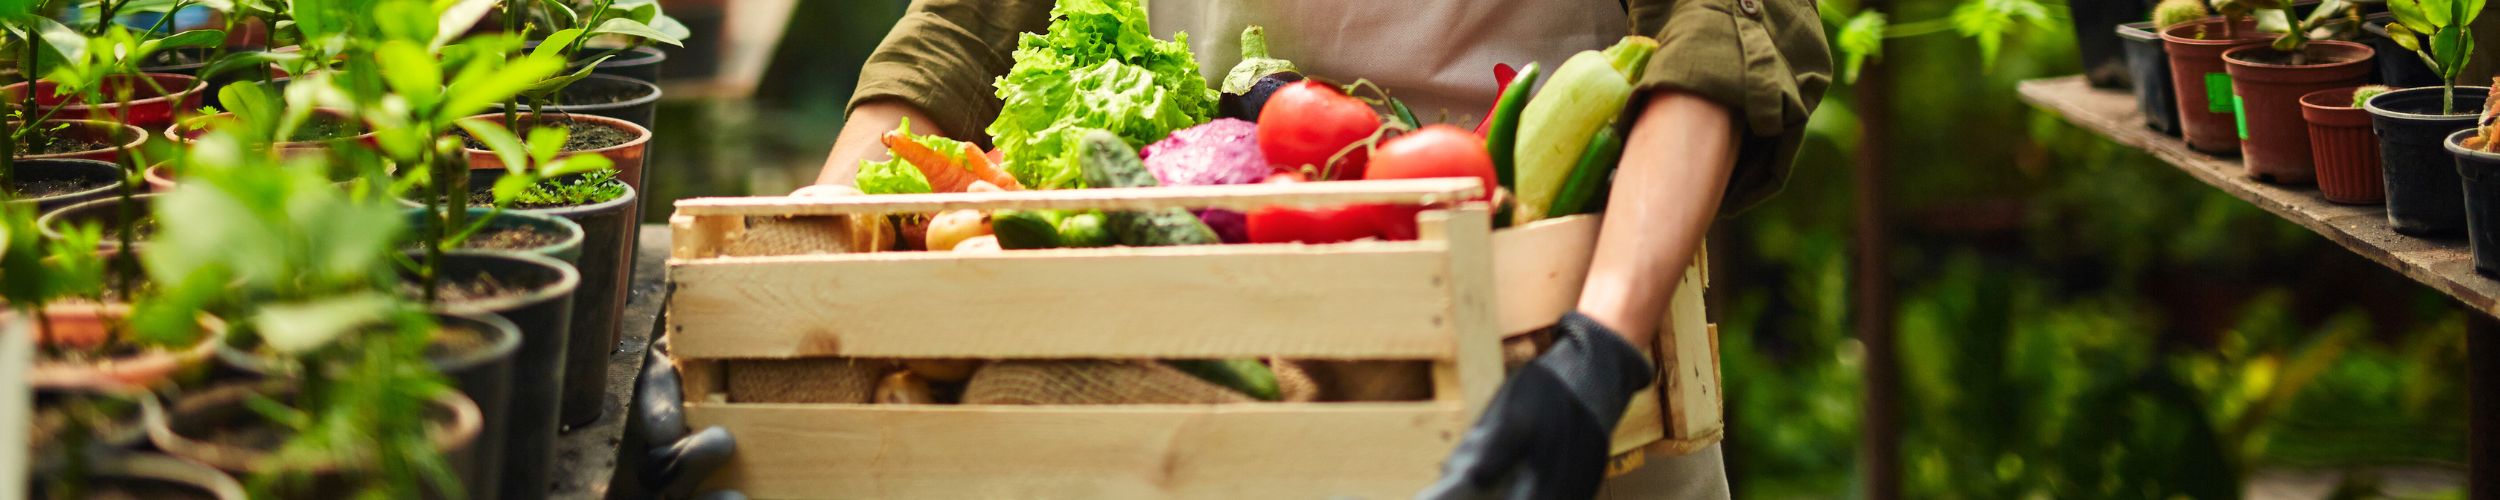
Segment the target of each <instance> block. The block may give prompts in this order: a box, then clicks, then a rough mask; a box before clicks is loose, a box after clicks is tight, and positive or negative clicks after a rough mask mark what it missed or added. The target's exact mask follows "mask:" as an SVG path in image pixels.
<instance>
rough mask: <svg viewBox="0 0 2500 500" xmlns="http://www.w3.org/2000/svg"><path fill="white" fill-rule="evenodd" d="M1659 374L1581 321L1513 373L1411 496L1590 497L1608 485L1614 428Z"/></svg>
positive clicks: (1628, 347) (1572, 321)
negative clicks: (1435, 478)
mask: <svg viewBox="0 0 2500 500" xmlns="http://www.w3.org/2000/svg"><path fill="white" fill-rule="evenodd" d="M1655 371H1656V370H1655V369H1653V368H1651V367H1650V364H1649V360H1648V358H1645V357H1643V356H1642V355H1641V350H1640V349H1639V348H1637V347H1633V346H1632V344H1631V343H1628V342H1624V340H1623V337H1622V336H1619V335H1616V334H1615V332H1614V331H1613V330H1609V329H1607V328H1606V326H1605V325H1600V324H1597V321H1596V320H1592V319H1589V317H1588V316H1583V315H1581V314H1580V313H1577V312H1574V313H1571V314H1566V315H1563V318H1562V322H1561V323H1560V324H1558V325H1556V326H1555V329H1554V347H1553V349H1551V350H1548V351H1546V352H1545V354H1543V355H1540V356H1537V358H1536V359H1535V360H1533V361H1529V362H1528V364H1527V366H1523V367H1520V369H1519V371H1518V372H1517V373H1514V374H1512V375H1511V377H1510V380H1507V381H1503V382H1502V390H1501V392H1498V393H1495V394H1494V395H1493V403H1492V405H1491V406H1488V407H1486V408H1485V410H1484V416H1483V417H1481V418H1480V419H1479V420H1477V421H1476V426H1475V428H1473V429H1470V430H1468V431H1467V438H1466V439H1465V440H1464V441H1460V442H1459V443H1458V449H1457V450H1456V451H1452V452H1450V460H1449V461H1448V462H1444V463H1442V464H1441V480H1440V481H1439V482H1436V483H1433V485H1432V486H1431V487H1429V488H1425V489H1424V491H1423V493H1420V494H1417V495H1416V498H1425V499H1434V500H1442V499H1461V498H1469V499H1472V498H1502V499H1530V498H1537V499H1543V498H1589V497H1592V496H1595V495H1596V494H1597V486H1598V483H1599V482H1600V481H1602V480H1604V479H1605V475H1606V460H1607V458H1608V457H1607V455H1608V451H1610V449H1609V448H1610V447H1611V446H1610V445H1611V443H1612V442H1613V438H1614V432H1615V422H1616V421H1619V420H1622V418H1623V407H1624V406H1625V405H1627V404H1629V403H1630V402H1631V400H1632V394H1633V393H1635V392H1638V391H1640V390H1641V388H1642V387H1647V386H1649V382H1650V380H1651V379H1652V378H1653V377H1654V372H1655Z"/></svg>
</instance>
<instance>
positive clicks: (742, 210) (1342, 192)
mask: <svg viewBox="0 0 2500 500" xmlns="http://www.w3.org/2000/svg"><path fill="white" fill-rule="evenodd" d="M1481 191H1483V187H1482V186H1481V185H1480V183H1479V182H1477V181H1476V180H1474V179H1472V178H1468V179H1461V178H1449V179H1404V180H1391V181H1362V182H1305V183H1294V184H1248V185H1236V186H1172V187H1153V188H1122V189H1067V190H1053V191H1014V192H993V193H938V194H897V195H876V196H846V197H831V198H828V197H804V198H802V197H778V196H751V197H737V198H692V199H684V200H677V214H679V215H692V216H701V215H841V214H886V213H918V212H942V211H947V210H998V209H1058V210H1140V209H1150V208H1229V209H1234V210H1251V209H1257V208H1260V207H1267V206H1273V205H1298V206H1310V207H1324V206H1334V205H1345V204H1352V203H1392V204H1411V205H1437V204H1446V203H1450V202H1453V201H1458V200H1465V199H1469V198H1474V197H1475V196H1476V194H1477V193H1479V192H1481Z"/></svg>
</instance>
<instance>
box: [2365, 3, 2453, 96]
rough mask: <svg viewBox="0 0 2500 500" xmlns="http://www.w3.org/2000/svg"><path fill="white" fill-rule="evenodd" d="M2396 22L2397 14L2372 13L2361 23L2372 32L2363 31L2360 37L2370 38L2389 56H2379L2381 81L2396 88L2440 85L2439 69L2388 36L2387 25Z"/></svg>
mask: <svg viewBox="0 0 2500 500" xmlns="http://www.w3.org/2000/svg"><path fill="white" fill-rule="evenodd" d="M2394 22H2396V16H2395V15H2394V14H2372V15H2371V16H2370V17H2369V19H2368V20H2365V21H2363V22H2362V23H2361V30H2362V31H2366V32H2368V33H2369V34H2366V35H2362V37H2361V39H2362V40H2363V41H2366V42H2369V44H2370V48H2371V49H2373V50H2377V51H2378V53H2380V54H2385V55H2386V56H2387V57H2381V58H2378V64H2377V66H2378V81H2379V83H2383V84H2386V85H2387V86H2390V87H2396V88H2413V87H2432V86H2437V85H2439V84H2440V83H2441V81H2440V79H2439V73H2438V72H2436V71H2431V66H2430V64H2428V63H2424V62H2422V58H2421V57H2419V56H2415V55H2413V51H2410V50H2405V48H2404V46H2402V45H2397V44H2396V39H2394V38H2388V37H2387V25H2388V24H2389V23H2394Z"/></svg>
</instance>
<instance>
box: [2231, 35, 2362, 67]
mask: <svg viewBox="0 0 2500 500" xmlns="http://www.w3.org/2000/svg"><path fill="white" fill-rule="evenodd" d="M2322 46H2323V47H2341V48H2344V49H2348V50H2358V51H2360V52H2359V54H2360V57H2354V58H2351V59H2343V60H2337V61H2332V62H2325V63H2317V64H2272V63H2260V62H2249V61H2246V60H2242V58H2240V57H2237V56H2239V55H2241V54H2246V53H2250V52H2255V51H2259V50H2274V46H2273V45H2270V44H2268V45H2246V46H2240V47H2232V48H2231V50H2225V51H2222V62H2224V63H2226V64H2229V65H2231V66H2234V67H2239V68H2246V69H2258V70H2318V69H2324V68H2334V67H2341V66H2360V65H2363V64H2367V63H2369V62H2370V58H2371V57H2375V56H2377V55H2378V50H2377V49H2372V48H2370V46H2368V45H2363V44H2360V43H2354V42H2347V41H2342V40H2314V41H2311V42H2309V47H2306V48H2304V49H2303V50H2315V49H2316V48H2318V47H2322Z"/></svg>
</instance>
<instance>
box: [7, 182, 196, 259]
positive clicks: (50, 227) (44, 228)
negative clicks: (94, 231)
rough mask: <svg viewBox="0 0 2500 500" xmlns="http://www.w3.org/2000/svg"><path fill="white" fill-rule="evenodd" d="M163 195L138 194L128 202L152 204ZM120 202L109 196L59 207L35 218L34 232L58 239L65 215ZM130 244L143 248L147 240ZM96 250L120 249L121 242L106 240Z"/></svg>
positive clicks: (118, 199)
mask: <svg viewBox="0 0 2500 500" xmlns="http://www.w3.org/2000/svg"><path fill="white" fill-rule="evenodd" d="M164 195H165V194H164V193H139V194H134V195H131V196H130V200H131V201H133V202H137V203H143V204H152V203H156V198H158V197H161V196H164ZM121 201H122V199H121V197H119V196H110V197H104V198H97V199H93V200H87V201H82V202H78V203H74V204H71V205H69V206H66V207H61V208H59V209H56V210H53V211H50V212H44V213H43V216H42V217H37V218H35V230H36V231H38V232H41V233H43V237H45V238H51V239H60V238H61V227H60V223H61V221H64V220H67V219H68V217H67V214H70V213H74V212H78V211H81V210H89V209H90V207H94V206H104V205H110V204H115V203H121ZM151 206H153V205H151ZM130 244H131V246H139V247H144V246H147V244H148V242H147V240H136V241H132V242H130ZM97 248H102V249H108V250H109V249H115V248H121V242H120V241H116V240H111V239H107V240H104V241H103V242H101V244H100V245H98V246H97Z"/></svg>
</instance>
